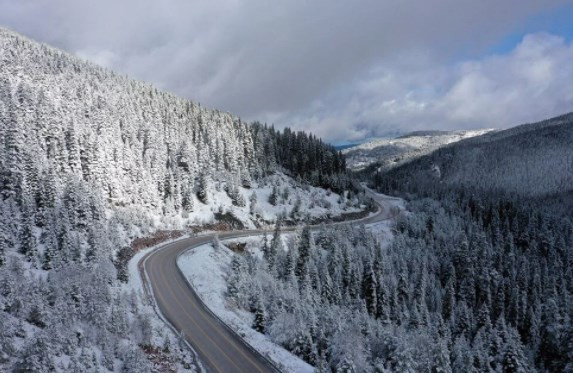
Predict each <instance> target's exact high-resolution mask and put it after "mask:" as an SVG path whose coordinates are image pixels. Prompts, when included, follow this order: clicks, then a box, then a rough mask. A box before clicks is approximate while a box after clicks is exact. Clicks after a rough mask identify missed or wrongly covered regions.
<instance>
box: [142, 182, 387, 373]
mask: <svg viewBox="0 0 573 373" xmlns="http://www.w3.org/2000/svg"><path fill="white" fill-rule="evenodd" d="M367 193H368V194H369V195H370V196H371V197H372V198H373V199H374V200H375V201H376V202H377V203H378V204H379V206H380V208H379V211H378V212H377V213H375V214H373V215H371V216H369V217H366V218H363V219H359V220H357V221H359V222H361V223H365V224H371V223H376V222H379V221H383V220H388V219H391V218H393V217H394V216H395V214H396V211H393V210H392V209H390V208H389V205H388V203H385V202H387V201H389V200H391V199H392V198H391V197H384V196H380V195H376V194H374V193H373V192H371V191H369V190H367ZM344 223H348V222H343V223H333V224H344ZM286 230H288V229H285V231H286ZM264 232H265V231H264V230H252V231H233V232H225V233H217V234H218V236H219V239H221V240H224V239H229V238H236V237H244V236H253V235H259V234H262V233H264ZM214 236H215V233H213V234H207V235H203V236H197V237H191V238H187V239H182V240H179V241H176V242H174V243H171V244H167V245H165V246H162V247H160V248H158V249H157V250H154V251H152V252H151V253H149V254H148V255H146V256H145V257H143V258H142V259H141V260H140V262H139V268H140V274H141V276H142V277H143V281H144V283H145V284H146V286H148V287H150V288H151V292H152V296H153V297H154V299H155V301H156V304H157V307H158V311H159V312H160V313H161V315H162V316H163V318H164V319H166V320H167V322H169V323H170V324H171V327H172V328H174V329H175V330H176V331H177V332H178V333H180V335H181V336H182V337H183V338H185V340H186V341H187V342H188V343H189V344H190V345H191V346H192V347H193V348H194V350H195V352H196V353H197V355H198V357H199V360H200V361H201V363H202V364H203V365H204V367H205V368H206V369H207V370H208V371H213V372H246V373H255V372H278V371H279V370H278V369H277V368H276V367H275V366H274V365H273V364H272V362H270V361H269V360H268V359H266V358H265V357H264V356H262V355H261V354H260V353H258V352H257V351H255V350H254V349H253V348H252V347H251V346H249V345H248V344H247V343H246V342H245V341H244V340H243V339H242V338H241V337H240V336H239V335H237V334H235V333H234V332H233V331H232V330H231V329H230V328H229V327H228V326H226V325H225V324H224V323H223V322H222V321H221V320H219V319H218V318H217V317H216V316H215V315H214V314H213V313H211V311H210V310H209V309H208V308H207V307H206V306H205V305H204V304H203V302H202V301H201V299H200V298H199V296H198V295H197V293H195V291H194V290H193V288H192V287H191V286H190V285H189V283H188V282H187V280H186V279H185V277H184V275H183V273H182V272H181V271H180V270H179V268H178V267H177V258H178V256H179V255H181V254H182V253H184V252H185V251H187V250H190V249H193V248H194V247H197V246H200V245H203V244H205V243H209V242H212V241H213V238H214Z"/></svg>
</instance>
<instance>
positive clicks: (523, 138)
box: [371, 114, 573, 198]
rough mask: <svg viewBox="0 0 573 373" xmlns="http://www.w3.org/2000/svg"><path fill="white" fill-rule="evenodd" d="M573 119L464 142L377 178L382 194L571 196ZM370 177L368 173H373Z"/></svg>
mask: <svg viewBox="0 0 573 373" xmlns="http://www.w3.org/2000/svg"><path fill="white" fill-rule="evenodd" d="M571 144H573V114H566V115H563V116H560V117H557V118H553V119H549V120H546V121H543V122H539V123H534V124H526V125H522V126H518V127H515V128H512V129H509V130H505V131H499V132H494V133H490V134H486V135H484V136H479V137H475V138H472V139H467V140H464V141H461V142H459V143H456V144H452V145H450V146H447V147H444V148H441V149H438V150H437V151H435V152H433V153H432V154H430V155H427V156H424V157H422V158H420V159H416V160H414V161H412V162H410V163H408V164H406V165H404V166H403V167H399V168H396V169H394V170H392V171H389V172H387V173H379V174H378V175H377V176H376V175H375V182H376V184H377V185H379V186H381V185H384V189H386V190H388V189H396V190H402V191H413V192H416V191H421V192H422V191H424V190H427V189H430V188H442V187H443V188H445V189H448V188H450V187H461V188H470V189H473V190H476V191H482V192H488V193H489V192H499V193H509V194H512V195H514V196H521V197H536V198H538V197H551V196H554V195H557V194H563V193H568V192H571V191H572V190H573V146H571ZM371 171H372V170H371Z"/></svg>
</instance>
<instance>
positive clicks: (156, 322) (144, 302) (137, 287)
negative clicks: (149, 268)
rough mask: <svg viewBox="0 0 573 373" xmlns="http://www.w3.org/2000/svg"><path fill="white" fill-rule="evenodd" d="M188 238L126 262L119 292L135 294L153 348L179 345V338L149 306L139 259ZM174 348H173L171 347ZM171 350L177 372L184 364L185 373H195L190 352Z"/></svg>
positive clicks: (145, 252) (143, 253)
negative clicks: (147, 321)
mask: <svg viewBox="0 0 573 373" xmlns="http://www.w3.org/2000/svg"><path fill="white" fill-rule="evenodd" d="M187 237H188V236H186V235H185V236H182V237H179V238H176V239H174V240H170V241H166V242H163V243H161V244H159V245H157V246H153V247H149V248H147V249H144V250H141V251H139V252H138V253H137V254H135V255H134V256H133V258H132V259H131V260H130V261H129V262H128V274H129V280H128V282H127V284H122V285H121V287H120V289H119V290H120V291H126V292H131V293H133V294H135V297H136V301H137V303H138V306H139V308H140V313H142V314H146V315H147V316H149V319H150V322H151V328H152V331H153V332H152V339H151V341H152V344H154V345H155V346H160V347H162V346H163V345H164V343H165V340H166V339H169V341H170V342H171V344H172V346H173V345H174V344H175V343H179V336H178V335H176V334H175V333H174V332H173V331H172V330H171V328H168V327H166V325H165V323H166V321H165V320H164V319H163V318H162V317H160V316H159V315H158V314H157V313H156V312H155V309H154V307H153V305H151V304H149V302H148V298H147V297H146V296H145V288H144V285H143V281H142V279H141V276H140V274H139V268H138V264H139V261H140V260H141V258H143V257H144V256H145V255H147V254H149V253H150V252H152V251H153V250H155V249H157V248H158V247H161V246H165V245H168V244H170V243H173V242H176V241H178V240H181V239H184V238H187ZM173 347H175V346H173ZM173 347H172V348H171V351H172V353H173V354H175V355H177V357H178V358H179V361H178V362H177V365H178V366H177V368H178V371H179V370H183V368H184V367H183V366H182V364H184V363H186V366H185V371H189V372H195V371H196V368H195V366H194V363H195V362H194V358H193V357H192V356H191V355H190V352H189V351H188V350H187V349H186V348H185V349H181V348H173Z"/></svg>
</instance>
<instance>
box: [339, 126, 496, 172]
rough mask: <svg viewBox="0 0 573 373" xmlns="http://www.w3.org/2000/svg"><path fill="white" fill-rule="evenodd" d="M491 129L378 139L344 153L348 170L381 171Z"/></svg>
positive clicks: (422, 132)
mask: <svg viewBox="0 0 573 373" xmlns="http://www.w3.org/2000/svg"><path fill="white" fill-rule="evenodd" d="M490 131H493V130H491V129H484V130H476V131H452V132H448V131H417V132H412V133H411V134H408V135H404V136H400V137H397V138H395V139H377V140H373V141H370V142H367V143H364V144H360V145H357V146H355V147H352V148H348V149H344V150H343V153H344V154H345V155H346V159H347V160H346V162H347V164H348V167H349V168H351V169H353V170H360V169H363V168H365V167H367V166H369V165H370V164H372V163H377V162H379V163H380V165H381V166H382V168H384V169H387V168H392V167H395V166H397V165H400V164H403V163H405V162H407V161H409V160H411V159H413V158H416V157H420V156H422V155H424V154H429V153H431V152H432V151H434V150H436V149H438V148H440V147H442V146H444V145H448V144H451V143H454V142H457V141H460V140H463V139H467V138H470V137H474V136H480V135H483V134H485V133H487V132H490Z"/></svg>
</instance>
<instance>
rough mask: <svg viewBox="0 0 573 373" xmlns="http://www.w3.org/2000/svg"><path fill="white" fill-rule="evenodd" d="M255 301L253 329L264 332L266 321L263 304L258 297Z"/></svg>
mask: <svg viewBox="0 0 573 373" xmlns="http://www.w3.org/2000/svg"><path fill="white" fill-rule="evenodd" d="M255 303H256V305H255V320H254V322H253V329H255V330H256V331H257V332H259V333H263V334H265V328H266V322H267V317H266V312H265V306H264V304H263V302H262V300H261V299H260V298H259V299H258V300H256V301H255Z"/></svg>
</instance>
